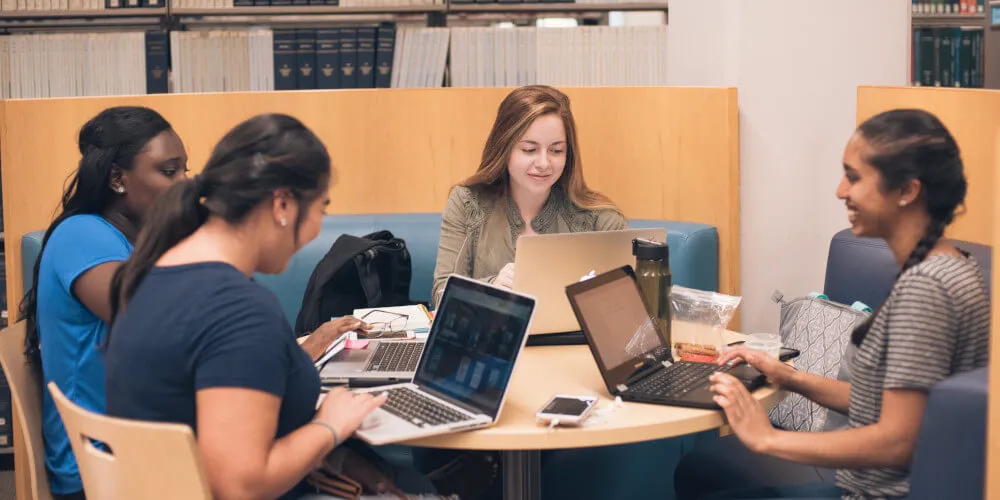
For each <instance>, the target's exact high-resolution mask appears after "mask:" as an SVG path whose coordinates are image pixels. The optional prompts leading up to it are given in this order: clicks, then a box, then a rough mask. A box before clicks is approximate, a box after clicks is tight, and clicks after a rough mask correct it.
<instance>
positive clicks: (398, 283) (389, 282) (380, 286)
mask: <svg viewBox="0 0 1000 500" xmlns="http://www.w3.org/2000/svg"><path fill="white" fill-rule="evenodd" d="M411 277H412V269H411V267H410V252H409V250H407V249H406V242H404V241H403V240H402V239H400V238H396V237H395V236H393V234H392V233H391V232H389V231H377V232H374V233H371V234H366V235H364V236H362V237H360V238H359V237H357V236H351V235H349V234H345V235H342V236H341V237H340V238H337V241H335V242H334V243H333V246H331V247H330V251H328V252H327V254H326V256H324V257H323V260H321V261H320V262H319V264H317V265H316V269H314V270H313V273H312V276H310V277H309V284H308V285H307V286H306V293H305V295H304V296H303V298H302V308H301V309H300V310H299V316H298V318H296V320H295V333H296V334H298V335H300V336H301V335H305V334H307V333H309V332H312V331H313V330H315V329H316V328H318V327H319V326H320V325H322V324H323V323H326V322H327V321H330V318H334V317H338V316H346V315H349V314H352V313H353V312H354V310H355V309H362V308H369V307H390V306H402V305H409V304H412V302H411V301H410V279H411Z"/></svg>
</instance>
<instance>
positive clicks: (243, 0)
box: [233, 0, 254, 7]
mask: <svg viewBox="0 0 1000 500" xmlns="http://www.w3.org/2000/svg"><path fill="white" fill-rule="evenodd" d="M253 6H254V3H253V0H233V7H253Z"/></svg>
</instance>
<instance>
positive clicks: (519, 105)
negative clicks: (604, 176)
mask: <svg viewBox="0 0 1000 500" xmlns="http://www.w3.org/2000/svg"><path fill="white" fill-rule="evenodd" d="M549 114H555V115H558V116H559V118H562V122H563V126H564V127H565V128H566V142H567V144H566V167H565V169H564V170H563V173H562V175H561V176H560V177H559V180H558V181H557V182H558V183H559V185H561V186H562V187H563V190H564V191H565V192H566V195H567V196H568V197H569V200H570V201H571V202H573V204H574V205H576V206H577V207H580V208H583V209H587V210H598V209H611V210H615V211H616V212H621V210H620V209H619V208H618V206H616V205H615V204H614V202H612V201H611V199H610V198H608V197H607V196H604V195H603V194H601V193H599V192H597V191H594V190H593V189H590V188H589V187H587V183H586V182H585V181H584V180H583V165H582V160H581V158H580V145H579V141H577V140H576V121H574V120H573V113H572V111H570V106H569V97H567V96H566V94H564V93H562V92H560V91H558V90H556V89H554V88H552V87H549V86H546V85H528V86H525V87H520V88H517V89H515V90H514V91H513V92H511V93H510V94H508V95H507V97H506V98H504V100H503V102H501V103H500V108H499V109H498V110H497V118H496V121H494V122H493V130H491V131H490V135H489V137H488V138H487V139H486V146H485V147H484V148H483V157H482V160H481V161H480V162H479V168H478V169H477V170H476V173H475V174H472V176H470V177H469V178H467V179H465V180H464V181H462V182H461V183H459V185H461V186H464V187H473V186H479V187H486V188H487V189H490V190H491V191H493V192H494V193H496V194H505V193H506V192H507V189H508V188H509V186H510V174H509V173H508V171H507V164H508V162H509V161H510V154H511V152H512V151H513V150H514V146H516V145H517V143H518V141H520V140H521V138H522V137H524V134H525V133H526V132H527V131H528V127H530V126H531V124H532V123H534V122H535V120H537V119H538V118H539V117H541V116H545V115H549Z"/></svg>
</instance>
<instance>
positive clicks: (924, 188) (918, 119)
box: [851, 109, 967, 345]
mask: <svg viewBox="0 0 1000 500" xmlns="http://www.w3.org/2000/svg"><path fill="white" fill-rule="evenodd" d="M858 132H859V133H860V134H861V136H862V137H863V138H864V139H865V141H866V142H867V143H868V144H869V146H871V148H872V150H873V151H874V152H873V153H872V154H871V155H870V156H869V157H868V158H866V161H867V162H868V163H869V164H871V165H872V166H873V167H875V169H876V170H878V171H879V173H880V174H881V176H882V186H881V188H882V191H883V192H888V191H891V190H894V189H899V188H901V187H902V186H903V185H904V184H906V183H907V182H910V181H911V180H913V179H917V180H919V181H920V186H921V187H920V195H919V199H920V200H922V201H923V203H924V206H925V208H926V210H927V215H928V216H929V220H928V222H927V228H926V229H925V232H924V235H923V237H921V238H920V240H919V241H918V242H917V244H916V246H915V247H914V248H913V251H911V252H910V255H909V256H908V257H907V258H906V261H905V262H903V265H902V267H901V268H900V271H899V274H897V275H896V279H897V280H898V279H899V277H900V276H902V275H903V273H905V272H906V271H907V270H909V269H910V268H912V267H913V266H916V265H917V264H920V263H921V262H923V261H924V259H926V258H927V255H928V254H930V252H931V250H933V249H934V246H935V245H937V243H938V241H939V240H940V239H941V238H942V237H943V236H944V231H945V229H946V228H947V227H948V226H949V225H950V224H951V223H952V221H954V220H955V213H956V211H957V210H958V208H959V207H961V206H962V204H963V203H964V202H965V194H966V190H967V184H966V180H965V173H964V168H963V166H962V159H961V154H960V151H959V149H958V144H957V143H956V142H955V139H954V138H953V137H952V135H951V133H950V132H949V131H948V129H947V128H945V126H944V124H942V123H941V121H940V120H938V119H937V117H935V116H934V115H932V114H930V113H928V112H926V111H923V110H916V109H900V110H893V111H887V112H884V113H881V114H879V115H876V116H874V117H872V118H870V119H869V120H867V121H865V122H864V123H863V124H861V126H860V127H858ZM881 308H882V306H879V308H878V310H876V311H875V313H874V314H872V315H870V316H869V317H868V319H867V320H866V321H865V322H864V323H862V324H861V325H860V326H858V328H857V329H855V330H854V333H853V334H852V335H851V342H853V343H854V344H855V345H861V342H863V341H864V339H865V336H867V335H868V331H869V330H870V329H871V326H872V323H873V322H874V321H875V317H876V316H877V315H878V313H879V311H880V310H881Z"/></svg>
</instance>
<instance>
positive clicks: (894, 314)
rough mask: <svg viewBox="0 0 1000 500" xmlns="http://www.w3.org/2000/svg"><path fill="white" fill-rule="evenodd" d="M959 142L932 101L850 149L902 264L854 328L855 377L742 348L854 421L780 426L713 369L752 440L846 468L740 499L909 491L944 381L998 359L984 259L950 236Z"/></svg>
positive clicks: (859, 134) (863, 221)
mask: <svg viewBox="0 0 1000 500" xmlns="http://www.w3.org/2000/svg"><path fill="white" fill-rule="evenodd" d="M966 189H967V186H966V180H965V175H964V173H963V168H962V161H961V158H960V155H959V149H958V145H957V144H956V142H955V140H954V138H953V137H952V136H951V134H950V133H949V132H948V130H947V129H946V128H945V127H944V125H942V124H941V122H940V121H939V120H938V119H937V118H936V117H934V116H933V115H931V114H930V113H927V112H925V111H919V110H895V111H888V112H885V113H882V114H880V115H877V116H875V117H873V118H871V119H869V120H868V121H866V122H865V123H863V124H862V125H861V126H860V127H859V128H858V130H857V131H856V132H855V134H854V135H853V136H852V137H851V139H850V141H849V142H848V144H847V147H846V148H845V151H844V177H843V179H842V180H841V182H840V185H839V186H838V187H837V197H838V198H840V199H842V200H844V202H845V204H846V205H847V217H848V220H849V221H850V223H851V227H852V231H853V233H854V234H855V235H857V236H869V237H877V238H882V239H884V240H885V241H886V243H887V244H888V246H889V248H890V249H891V250H892V253H893V254H894V256H895V258H896V261H897V262H898V263H899V266H900V272H899V275H898V277H897V279H896V283H895V284H894V286H893V288H892V292H891V293H890V295H889V297H888V298H887V299H886V301H885V302H884V303H883V304H882V306H881V307H880V308H879V309H878V310H877V311H876V312H875V313H874V314H872V315H871V317H870V318H869V319H868V321H867V322H866V323H865V324H863V325H861V326H860V327H859V328H858V329H857V330H856V331H855V332H854V334H853V335H852V338H851V341H852V342H853V343H854V344H855V345H856V346H857V354H856V355H855V357H854V359H853V367H852V368H853V369H852V373H853V377H852V379H851V382H850V383H848V382H841V381H837V380H830V379H826V378H823V377H819V376H816V375H811V374H808V373H802V372H798V371H796V370H794V369H793V368H791V367H789V366H787V365H785V364H782V363H779V362H778V361H777V360H776V359H774V358H768V357H767V356H766V355H763V354H762V353H760V352H753V351H747V350H738V351H734V352H732V353H729V354H728V355H727V356H725V357H723V359H722V360H721V362H723V363H725V362H729V361H732V360H735V359H738V358H740V359H743V360H746V362H748V363H749V364H751V365H752V366H754V367H756V368H757V369H758V370H760V371H761V372H763V373H764V374H766V375H767V376H768V378H769V379H770V380H771V382H772V383H773V384H775V385H777V386H779V387H781V388H783V389H785V390H789V391H794V392H797V393H799V394H802V395H803V396H805V397H807V398H809V399H811V400H813V401H815V402H817V403H819V404H821V405H823V406H826V407H828V408H831V409H833V410H836V411H839V412H841V413H844V412H847V414H848V418H849V422H850V425H849V426H848V427H847V428H846V429H843V430H836V431H831V432H823V433H804V432H788V431H783V430H778V429H775V428H774V427H772V425H771V423H770V421H769V420H768V418H767V414H766V413H765V411H764V409H763V408H762V407H761V405H760V404H759V403H758V402H757V401H755V400H754V399H753V398H752V397H751V396H750V394H749V393H748V392H747V391H746V389H745V388H744V387H743V385H741V384H740V383H738V382H737V381H736V380H735V379H734V378H732V377H730V376H729V375H725V374H717V375H714V376H713V382H714V385H713V387H712V390H713V391H714V392H715V393H716V397H715V400H716V401H717V402H718V403H719V405H720V406H722V408H723V409H724V411H725V412H726V416H727V417H728V420H729V424H730V426H731V427H732V429H733V432H734V434H736V436H737V437H738V438H739V439H740V441H742V442H743V444H744V445H746V446H747V448H749V449H750V450H752V451H754V452H756V453H760V454H764V455H770V456H773V457H777V458H781V459H784V460H789V461H792V462H799V463H805V464H811V465H816V466H821V467H828V468H836V469H838V471H837V479H836V484H829V483H828V484H822V485H805V486H792V487H789V486H783V487H780V488H764V489H758V490H757V491H754V492H751V491H744V492H740V493H736V494H732V495H725V496H728V497H729V498H768V497H770V498H774V497H789V496H800V495H804V494H805V495H808V496H810V497H812V498H815V497H817V496H819V497H834V498H836V497H843V498H899V497H904V496H906V495H907V494H908V493H909V472H908V470H909V465H910V461H911V459H912V457H913V450H914V447H915V445H916V441H917V433H918V431H919V429H920V422H921V419H922V416H923V414H924V409H925V406H926V404H927V395H928V392H929V391H930V390H931V388H932V387H933V386H934V385H935V384H937V383H938V382H940V381H942V380H944V379H945V378H947V377H949V376H951V375H954V374H956V373H960V372H964V371H968V370H972V369H975V368H979V367H983V366H985V365H986V362H987V352H988V344H989V325H990V304H989V298H988V295H987V291H986V285H985V282H984V281H983V278H982V276H981V274H980V272H979V266H978V264H977V263H976V262H975V261H974V260H973V258H972V257H970V256H969V255H968V254H966V253H965V252H962V251H961V250H959V249H957V248H955V247H954V246H952V244H951V243H949V242H948V241H947V240H946V239H944V238H943V235H944V232H945V228H947V227H948V225H949V224H951V222H952V221H953V220H954V218H955V214H956V212H957V211H958V210H959V208H960V207H962V205H963V202H964V200H965V194H966Z"/></svg>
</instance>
